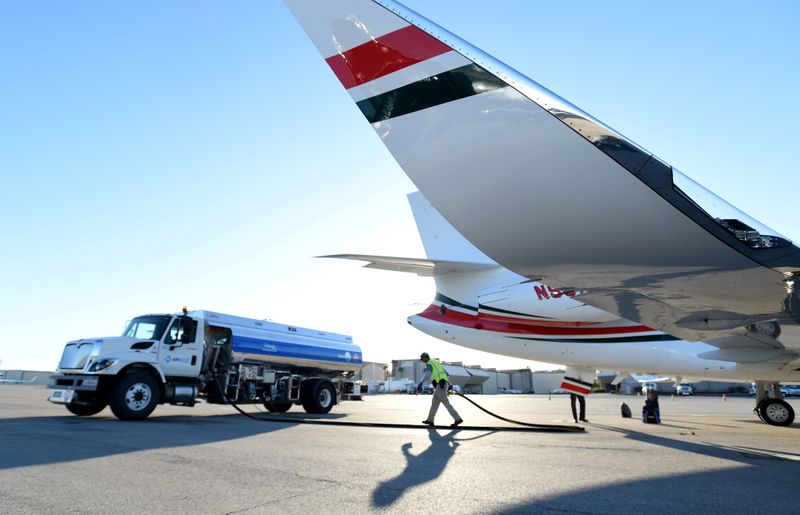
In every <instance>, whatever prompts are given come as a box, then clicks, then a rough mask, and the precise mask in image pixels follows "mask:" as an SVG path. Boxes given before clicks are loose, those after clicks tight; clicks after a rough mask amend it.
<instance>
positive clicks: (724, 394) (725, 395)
mask: <svg viewBox="0 0 800 515" xmlns="http://www.w3.org/2000/svg"><path fill="white" fill-rule="evenodd" d="M722 400H723V401H727V400H728V394H727V393H723V394H722Z"/></svg>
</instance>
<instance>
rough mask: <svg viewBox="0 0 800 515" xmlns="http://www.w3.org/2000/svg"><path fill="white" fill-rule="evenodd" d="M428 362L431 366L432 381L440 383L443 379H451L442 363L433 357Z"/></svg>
mask: <svg viewBox="0 0 800 515" xmlns="http://www.w3.org/2000/svg"><path fill="white" fill-rule="evenodd" d="M427 364H428V365H430V366H431V382H434V381H436V382H437V383H438V382H441V381H448V382H449V381H450V378H449V377H447V372H445V370H444V367H443V366H442V364H441V363H439V362H438V361H436V360H435V359H433V358H431V359H429V360H428V363H427Z"/></svg>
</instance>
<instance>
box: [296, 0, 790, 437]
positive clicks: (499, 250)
mask: <svg viewBox="0 0 800 515" xmlns="http://www.w3.org/2000/svg"><path fill="white" fill-rule="evenodd" d="M285 1H286V3H287V5H288V6H289V8H290V9H291V10H292V12H293V14H294V15H295V17H296V18H297V19H298V21H299V22H300V24H301V25H302V26H303V28H304V30H305V31H306V33H307V34H308V35H309V37H310V38H311V40H312V41H313V42H314V44H315V45H316V46H317V49H318V50H319V51H320V53H321V54H322V56H323V57H324V58H325V60H326V62H327V64H328V65H329V67H330V68H331V70H332V71H333V72H334V73H335V74H336V76H337V77H338V78H339V80H340V82H341V83H342V85H343V86H344V87H345V88H346V89H347V91H348V92H349V93H350V95H351V97H352V98H353V100H354V102H355V103H356V105H357V107H358V108H359V109H360V110H361V112H362V113H363V114H364V116H365V117H366V118H367V120H368V121H369V123H371V124H372V126H373V128H374V129H375V131H376V132H377V133H378V135H379V137H380V138H381V141H382V142H383V143H384V144H385V145H386V146H387V148H388V149H389V151H390V152H391V153H392V154H393V156H394V157H395V159H396V160H397V162H398V163H399V164H400V166H401V167H402V168H403V170H404V171H405V172H406V174H407V175H408V176H409V177H410V178H411V180H412V181H414V183H415V184H416V185H417V187H419V189H420V190H421V191H422V192H423V193H424V194H425V196H426V197H427V198H428V199H429V200H430V201H431V203H432V204H433V205H434V206H436V208H437V209H438V210H439V212H441V214H442V215H444V217H445V218H446V219H447V220H448V221H449V222H450V223H452V224H453V225H454V226H455V227H456V228H457V229H458V231H459V232H460V233H461V234H463V235H464V236H465V237H466V238H467V239H468V240H469V241H470V242H472V243H473V244H475V245H476V246H477V247H478V248H480V249H481V250H482V251H483V252H485V253H486V254H487V255H488V256H491V258H492V260H494V261H496V262H497V263H500V264H501V265H502V266H503V267H505V268H506V269H508V270H511V271H513V272H515V273H516V274H517V275H518V276H519V277H521V278H522V279H524V280H525V281H527V282H525V283H520V284H519V285H518V286H516V287H515V289H516V290H517V291H523V290H524V288H529V289H530V294H531V295H536V296H537V299H538V293H537V292H536V290H535V287H536V286H538V287H539V288H540V289H542V288H549V287H550V286H552V287H554V288H555V289H554V290H553V292H554V293H550V290H549V289H545V290H542V291H544V292H546V293H548V298H547V299H548V300H547V301H549V300H556V301H564V297H566V300H571V298H570V294H571V293H574V294H575V295H577V293H578V292H580V293H581V296H580V299H579V300H580V302H577V301H576V303H577V304H578V305H579V306H580V307H576V308H575V309H581V310H584V311H587V312H588V310H589V308H590V307H594V308H598V310H602V311H599V313H601V312H605V313H607V314H609V313H610V314H611V315H613V316H612V317H611V318H612V319H613V320H618V321H619V320H623V322H612V321H610V320H605V321H603V322H604V323H620V324H622V325H620V326H618V327H617V326H609V327H607V328H605V329H609V330H612V332H610V333H607V332H604V333H602V334H603V336H602V337H603V338H609V337H613V338H628V339H629V338H630V337H631V336H633V337H654V336H658V335H661V336H660V337H665V338H680V339H682V340H673V341H676V342H683V341H685V340H688V341H691V342H700V341H703V342H705V343H695V344H694V345H696V346H697V347H698V348H699V349H702V350H700V351H699V352H698V353H702V354H703V356H704V359H707V360H712V361H719V362H726V363H735V364H736V367H737V368H748V369H753V370H755V369H763V370H765V371H769V373H767V374H766V377H769V378H770V379H759V380H758V385H759V388H758V390H759V392H758V395H757V402H758V403H759V404H758V412H759V414H760V415H761V416H762V418H766V419H767V420H768V421H769V422H771V423H780V424H789V423H791V421H792V419H793V418H794V413H793V411H792V409H791V407H790V406H789V405H788V404H786V403H785V402H783V401H781V400H780V399H779V397H780V391H779V390H778V388H777V383H776V382H775V381H777V379H771V377H773V376H772V375H771V374H772V372H776V371H779V372H780V373H782V374H785V375H786V376H791V375H792V374H794V373H796V372H797V370H798V369H800V297H799V296H798V292H797V289H796V287H795V279H797V278H800V248H798V247H797V246H795V245H794V244H793V243H792V242H791V241H789V240H788V239H787V238H785V237H783V236H781V235H780V234H778V233H777V232H775V231H773V230H771V229H769V228H768V227H766V226H765V225H763V224H761V223H759V222H757V221H755V220H753V219H752V218H750V217H749V216H747V215H745V214H744V213H742V212H741V211H739V210H738V209H736V208H734V207H733V206H730V205H729V204H728V203H726V202H725V201H724V200H722V199H720V198H719V197H717V196H715V195H714V194H712V193H711V192H709V191H707V190H706V189H704V188H703V187H702V186H700V185H699V184H697V183H696V182H694V181H692V180H691V179H690V178H688V177H687V176H685V175H683V174H681V173H680V172H678V171H677V170H675V169H673V168H672V167H671V166H670V165H668V164H667V163H665V162H664V161H662V160H660V159H659V158H657V157H656V156H654V155H652V154H651V153H649V152H647V151H646V150H644V149H643V148H642V147H640V146H638V145H636V144H635V143H633V142H632V141H630V140H629V139H627V138H625V137H624V136H622V135H621V134H619V133H617V132H615V131H614V130H612V129H610V128H609V127H607V126H606V125H604V124H603V123H601V122H600V121H598V120H596V119H595V118H593V117H591V116H590V115H588V114H586V113H585V112H583V111H581V110H580V109H578V108H577V107H575V106H573V105H571V104H570V103H568V102H567V101H565V100H563V99H561V98H560V97H558V96H557V95H555V94H554V93H552V92H550V91H548V90H547V89H545V88H543V87H541V86H540V85H539V84H537V83H535V82H533V81H531V80H530V79H528V78H526V77H524V76H522V75H521V74H519V73H517V72H515V71H514V70H512V69H511V68H509V67H507V66H505V65H504V64H503V63H500V62H499V61H497V60H495V59H494V58H492V57H491V56H489V55H487V54H485V53H484V52H482V51H480V50H479V49H477V48H475V47H473V46H471V45H469V44H468V43H466V42H465V41H463V40H461V39H460V38H458V37H457V36H455V35H453V34H450V33H448V32H447V31H445V30H444V29H442V28H441V27H439V26H437V25H436V24H434V23H432V22H430V21H429V20H426V19H425V18H423V17H422V16H420V15H419V14H417V13H415V12H413V11H411V10H409V9H407V8H406V7H404V6H402V5H400V4H398V3H397V2H394V1H391V0H374V1H372V0H338V1H328V2H313V1H309V0H285ZM421 135H425V136H424V137H421ZM454 185H457V188H454ZM543 186H545V187H546V190H547V195H539V196H537V197H536V201H535V202H533V201H531V196H530V195H531V192H535V191H541V190H542V188H543ZM565 198H569V199H571V202H570V206H569V208H565V207H564V205H563V199H565ZM552 213H558V216H552ZM533 220H547V223H531V222H532V221H533ZM542 242H546V244H542ZM456 272H458V273H460V272H461V270H460V269H459V270H457V271H456ZM543 280H544V282H546V283H547V285H548V286H545V285H544V284H543V283H542V281H543ZM530 298H532V297H530ZM487 299H488V297H487ZM547 301H543V302H547ZM439 302H444V301H442V300H440V301H439ZM537 302H538V300H537ZM444 304H445V310H444V313H441V314H440V315H438V317H445V316H448V312H449V311H456V312H457V313H461V312H463V313H466V314H468V315H470V316H471V315H473V314H475V313H477V314H480V309H479V306H475V305H468V306H467V307H466V309H465V308H461V309H456V308H455V306H454V307H453V309H451V308H448V307H447V303H446V302H444ZM434 307H436V305H434ZM471 308H475V309H474V310H473V309H471ZM503 309H504V308H503ZM512 311H514V310H512ZM421 315H422V314H421ZM492 315H493V316H495V317H496V316H501V315H500V314H499V313H497V312H493V313H492ZM611 315H606V316H611ZM475 316H477V315H475ZM545 316H547V315H545ZM596 316H598V317H600V316H601V315H599V314H596ZM526 317H527V318H525V317H519V315H514V316H513V317H512V318H523V319H524V320H525V322H526V323H527V322H530V321H534V320H536V317H535V315H526ZM420 318H421V319H424V320H426V322H424V323H425V324H434V323H435V322H436V321H437V320H438V319H437V315H436V314H435V313H427V314H426V316H424V317H423V316H420ZM556 321H558V320H556ZM469 322H471V323H476V324H477V323H479V324H482V325H483V328H487V327H492V328H494V327H495V326H494V325H492V324H494V323H496V322H498V321H497V320H495V319H491V320H490V319H488V318H486V317H484V318H483V319H477V320H471V319H470V320H469ZM499 322H500V323H505V324H510V323H512V322H510V321H505V320H501V321H499ZM513 323H515V324H518V323H519V321H514V322H513ZM537 323H539V324H541V321H539V322H537ZM452 325H453V326H454V327H455V326H459V325H458V324H452ZM431 327H435V326H434V325H431ZM576 328H577V327H576ZM637 328H638V329H637ZM650 328H655V329H658V330H659V331H662V332H663V333H659V332H658V331H654V330H653V329H650ZM474 329H475V327H473V328H472V330H474ZM431 330H432V329H431ZM453 331H456V330H455V329H453ZM552 332H553V331H551V333H552ZM447 334H450V333H447ZM587 334H591V333H587ZM555 336H558V335H553V334H549V335H547V338H546V339H548V340H552V339H556V338H555ZM561 336H562V337H561V338H559V339H561V340H563V339H565V338H564V337H563V334H562V335H561ZM592 337H593V338H600V336H599V335H594V336H592ZM568 338H572V339H577V336H576V335H575V334H568V335H567V338H566V339H568ZM539 341H541V340H535V339H527V340H526V342H527V343H526V345H527V346H531V347H532V346H536V345H538V344H537V342H539ZM664 341H667V340H664ZM620 343H622V342H620ZM554 361H555V360H554ZM767 386H769V389H770V390H771V392H770V394H771V395H772V396H773V397H776V398H768V397H769V396H768V392H767Z"/></svg>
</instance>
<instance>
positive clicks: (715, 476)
mask: <svg viewBox="0 0 800 515" xmlns="http://www.w3.org/2000/svg"><path fill="white" fill-rule="evenodd" d="M594 425H595V427H601V428H603V429H607V430H610V431H616V432H620V433H624V434H625V436H626V437H627V438H630V439H632V440H635V441H638V442H645V443H649V444H652V445H658V446H662V447H668V448H671V449H675V450H679V451H684V452H687V453H693V454H700V455H703V456H709V457H713V458H717V459H719V460H721V462H723V465H721V466H719V465H718V466H715V467H713V468H712V467H709V469H710V470H703V471H699V472H691V473H686V474H676V475H672V476H666V477H657V478H648V479H641V480H636V479H635V478H633V479H632V480H630V481H625V482H621V483H611V484H603V485H601V486H592V487H589V488H584V489H577V490H575V489H573V490H570V491H569V492H568V493H563V494H560V495H554V496H544V497H541V498H531V499H530V500H529V501H527V502H523V503H519V504H516V505H513V506H508V507H506V508H505V509H502V508H501V509H498V510H497V511H496V512H495V513H501V514H504V515H517V514H523V513H525V514H527V513H540V512H565V513H573V512H574V513H609V514H610V513H614V514H616V513H718V512H720V509H721V506H726V507H727V508H725V510H724V511H729V512H735V513H738V512H740V511H741V512H742V513H745V512H746V513H756V512H759V511H762V510H767V511H769V512H770V513H797V502H796V499H795V498H794V496H793V495H792V494H791V492H794V491H795V490H796V486H797V485H796V478H797V477H800V476H798V474H800V460H799V459H798V457H797V456H796V455H795V454H792V453H785V452H778V451H771V450H769V449H763V448H755V447H727V446H719V445H713V444H708V443H695V442H687V441H681V440H673V439H670V438H664V437H659V436H653V435H649V434H644V433H641V432H638V431H631V430H626V429H620V428H616V427H610V426H603V425H597V424H594ZM725 462H727V463H725ZM608 466H609V467H624V466H625V464H624V463H620V462H614V463H609V464H608ZM650 468H651V469H652V470H658V463H652V465H651V467H650ZM554 481H556V479H554ZM741 485H752V488H742V487H741ZM767 506H768V507H767Z"/></svg>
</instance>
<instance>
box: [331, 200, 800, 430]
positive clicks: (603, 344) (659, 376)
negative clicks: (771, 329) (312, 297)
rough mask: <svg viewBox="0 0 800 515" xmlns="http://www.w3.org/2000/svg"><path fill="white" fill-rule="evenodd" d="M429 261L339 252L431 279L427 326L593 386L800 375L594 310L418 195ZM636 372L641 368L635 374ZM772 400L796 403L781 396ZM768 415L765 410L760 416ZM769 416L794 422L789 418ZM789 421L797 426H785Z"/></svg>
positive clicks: (421, 319)
mask: <svg viewBox="0 0 800 515" xmlns="http://www.w3.org/2000/svg"><path fill="white" fill-rule="evenodd" d="M409 202H410V204H411V210H412V212H413V213H414V219H415V221H416V223H417V228H418V230H419V234H420V237H421V239H422V244H423V246H424V248H425V254H426V257H425V258H405V257H389V256H370V255H362V254H338V255H331V256H324V257H331V258H340V259H354V260H360V261H368V264H367V265H366V267H367V268H375V269H382V270H391V271H395V272H411V273H416V274H417V275H421V276H427V277H433V279H434V281H435V282H436V296H435V298H434V300H433V302H432V303H431V305H430V306H428V308H426V309H425V310H423V311H422V312H421V313H418V314H416V315H412V316H410V317H409V318H408V323H409V324H411V325H412V326H414V327H415V328H417V329H419V330H420V331H422V332H424V333H426V334H429V335H431V336H435V337H436V338H439V339H441V340H444V341H447V342H450V343H454V344H457V345H461V346H464V347H469V348H472V349H476V350H481V351H485V352H491V353H495V354H502V355H505V356H511V357H515V358H522V359H530V360H535V361H545V362H549V363H559V364H563V365H566V369H567V370H566V376H567V377H570V378H575V379H579V380H580V382H582V383H585V384H587V385H589V386H590V385H591V383H592V381H593V380H594V379H595V375H596V371H597V370H619V371H621V372H620V373H619V374H618V376H617V377H616V378H615V379H614V383H616V384H618V383H619V382H621V381H622V380H624V379H625V378H626V377H628V376H631V375H633V374H636V373H638V374H649V375H645V376H640V375H633V378H634V379H636V380H637V381H639V382H640V383H643V384H648V383H653V384H655V383H658V382H666V381H670V380H671V378H675V379H674V382H675V384H676V385H677V384H680V383H681V381H682V380H683V379H684V378H687V377H689V378H692V380H700V379H717V380H734V381H753V380H755V381H764V382H770V383H777V382H780V381H798V380H800V372H798V371H796V370H788V369H786V368H785V363H780V362H777V363H772V364H769V363H757V364H753V363H749V362H736V361H729V360H720V359H717V358H715V356H716V353H717V352H718V350H719V348H718V347H715V346H714V345H712V344H708V343H702V342H687V341H684V340H681V339H679V338H676V337H674V336H670V335H668V334H665V333H663V332H660V331H657V330H654V329H652V328H649V327H646V326H642V325H641V324H638V323H636V322H631V321H630V320H625V319H621V318H619V317H617V316H615V315H612V314H609V313H607V312H604V311H601V310H599V309H597V308H595V307H592V306H589V305H588V304H586V303H584V302H583V301H582V299H583V292H581V291H562V290H557V289H555V288H552V287H550V286H548V285H546V284H544V283H541V282H539V281H531V280H529V279H527V278H526V277H523V276H521V275H519V274H516V273H514V272H512V271H510V270H508V269H507V268H504V267H502V266H500V265H498V264H497V263H495V262H494V261H492V260H491V259H490V258H489V257H487V256H486V255H485V254H483V253H482V252H481V251H480V250H478V249H477V248H476V247H475V246H474V245H472V244H471V243H470V242H469V241H467V240H466V238H464V237H463V236H462V235H461V234H459V233H458V231H456V230H455V229H454V228H453V226H451V225H450V224H449V223H448V222H447V221H446V220H445V219H444V217H442V215H441V214H439V212H438V211H437V210H436V209H435V208H434V207H433V206H431V205H430V203H429V202H428V201H427V200H426V199H425V197H423V196H422V194H420V193H419V192H416V193H412V194H410V195H409ZM632 373H633V374H632ZM772 401H773V402H772V403H770V404H769V405H770V406H772V405H773V404H777V405H780V406H783V407H784V409H786V410H788V411H789V413H790V414H792V415H793V411H792V407H791V406H790V405H789V404H787V403H785V402H784V401H783V400H780V399H772ZM763 416H764V415H763V414H762V417H763ZM766 420H767V421H768V422H771V423H791V417H790V418H789V419H774V420H773V419H771V418H769V412H768V414H767V417H766ZM786 420H789V422H786Z"/></svg>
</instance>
